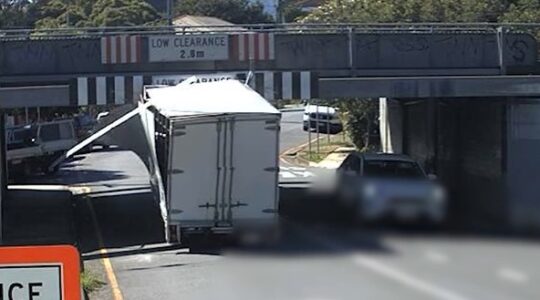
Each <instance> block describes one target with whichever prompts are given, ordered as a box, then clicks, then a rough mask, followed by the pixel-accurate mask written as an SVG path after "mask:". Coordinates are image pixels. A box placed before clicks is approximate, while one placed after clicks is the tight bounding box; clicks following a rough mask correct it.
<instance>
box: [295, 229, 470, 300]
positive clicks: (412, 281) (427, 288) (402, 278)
mask: <svg viewBox="0 0 540 300" xmlns="http://www.w3.org/2000/svg"><path fill="white" fill-rule="evenodd" d="M296 230H297V232H299V233H301V234H302V235H303V236H304V237H305V238H308V239H311V240H312V241H314V242H316V243H318V244H321V245H322V246H324V247H327V248H328V249H330V250H339V251H343V250H350V247H347V246H346V245H342V244H341V243H337V242H335V241H331V240H328V239H327V238H324V237H322V236H320V235H318V234H317V233H316V232H314V231H313V230H309V229H306V228H305V227H300V226H299V227H297V228H296ZM353 262H354V263H355V264H356V265H358V266H359V267H363V268H366V269H368V270H371V271H373V272H375V273H377V274H379V275H382V276H384V277H386V278H388V279H392V280H394V281H397V282H399V283H401V284H403V285H405V286H407V287H409V288H411V289H413V290H416V291H418V292H422V293H424V294H427V295H430V296H432V297H435V298H437V299H442V300H469V298H467V297H465V296H462V295H460V294H458V293H456V292H454V291H451V290H448V289H445V288H443V287H440V286H437V285H435V284H432V283H430V282H427V281H424V280H422V279H420V278H417V277H415V276H413V275H411V274H408V273H406V272H404V271H401V270H399V269H397V268H393V267H391V266H388V265H386V264H383V263H382V262H379V261H377V260H375V259H373V258H370V257H368V256H366V255H362V254H356V255H354V256H353Z"/></svg>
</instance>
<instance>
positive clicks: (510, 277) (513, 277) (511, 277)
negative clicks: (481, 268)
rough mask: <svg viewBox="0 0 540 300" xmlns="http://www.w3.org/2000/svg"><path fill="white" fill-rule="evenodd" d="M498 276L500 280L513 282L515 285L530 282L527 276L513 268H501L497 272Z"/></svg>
mask: <svg viewBox="0 0 540 300" xmlns="http://www.w3.org/2000/svg"><path fill="white" fill-rule="evenodd" d="M497 276H498V277H499V278H500V279H503V280H507V281H512V282H514V283H526V282H528V281H529V276H527V274H525V273H523V272H521V271H518V270H516V269H511V268H500V269H499V270H497Z"/></svg>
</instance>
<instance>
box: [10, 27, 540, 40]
mask: <svg viewBox="0 0 540 300" xmlns="http://www.w3.org/2000/svg"><path fill="white" fill-rule="evenodd" d="M501 28H502V29H503V30H504V31H506V32H511V31H521V32H530V33H532V34H533V35H535V36H540V35H539V34H538V33H540V23H538V24H537V23H534V24H529V23H376V24H369V23H368V24H366V23H331V24H329V23H320V24H317V23H310V24H305V23H289V24H242V25H211V26H120V27H81V28H75V27H70V28H50V29H3V30H1V29H0V40H6V39H10V40H12V39H72V38H91V37H94V38H95V37H102V36H107V35H156V34H188V33H189V34H195V33H238V32H275V33H295V34H303V33H344V32H357V33H401V32H407V33H437V32H438V33H441V32H445V33H470V32H476V33H495V32H497V31H498V30H501Z"/></svg>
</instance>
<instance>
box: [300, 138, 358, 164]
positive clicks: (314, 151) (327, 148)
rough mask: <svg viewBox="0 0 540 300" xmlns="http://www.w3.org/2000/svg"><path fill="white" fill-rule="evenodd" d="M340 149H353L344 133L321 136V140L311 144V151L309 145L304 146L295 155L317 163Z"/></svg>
mask: <svg viewBox="0 0 540 300" xmlns="http://www.w3.org/2000/svg"><path fill="white" fill-rule="evenodd" d="M341 147H354V145H353V143H352V142H351V141H350V139H349V138H348V137H347V136H346V135H345V134H344V133H339V134H334V135H326V134H321V138H320V139H319V140H318V141H314V142H312V143H311V151H310V147H309V145H306V147H304V148H303V149H302V150H300V151H299V152H298V154H297V155H298V157H300V158H301V159H304V160H307V161H311V162H315V163H319V162H321V161H322V160H323V159H325V158H326V157H327V156H328V155H329V154H330V153H332V152H334V151H336V149H338V148H341Z"/></svg>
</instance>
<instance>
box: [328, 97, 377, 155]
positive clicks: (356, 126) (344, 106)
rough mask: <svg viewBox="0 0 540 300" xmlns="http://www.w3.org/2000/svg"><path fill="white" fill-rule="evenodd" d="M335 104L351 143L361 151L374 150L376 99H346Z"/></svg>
mask: <svg viewBox="0 0 540 300" xmlns="http://www.w3.org/2000/svg"><path fill="white" fill-rule="evenodd" d="M334 102H337V103H335V104H333V105H332V106H338V107H339V109H340V111H341V118H342V122H343V124H345V130H346V131H347V133H348V134H349V136H350V138H351V141H352V142H353V144H354V145H355V146H356V148H358V149H359V150H361V151H368V150H374V148H376V147H377V145H376V144H375V143H372V140H373V139H372V138H373V136H377V134H378V127H379V118H378V113H379V105H378V103H379V102H378V101H377V99H347V100H342V101H334Z"/></svg>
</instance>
